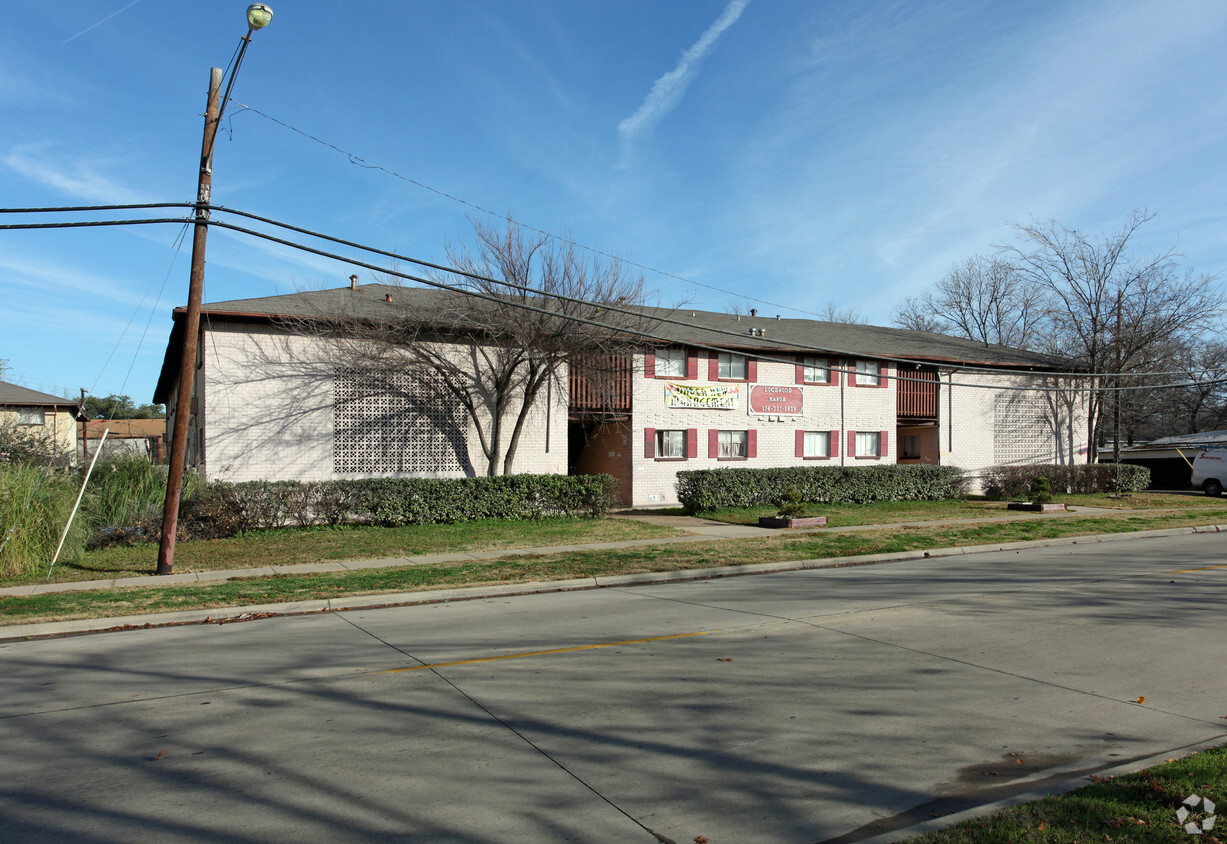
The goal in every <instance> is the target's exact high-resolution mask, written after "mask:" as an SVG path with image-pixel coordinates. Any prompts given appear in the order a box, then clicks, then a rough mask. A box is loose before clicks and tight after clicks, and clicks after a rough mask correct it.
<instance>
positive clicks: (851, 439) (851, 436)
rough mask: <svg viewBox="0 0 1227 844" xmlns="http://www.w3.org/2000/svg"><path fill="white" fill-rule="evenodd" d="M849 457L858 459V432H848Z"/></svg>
mask: <svg viewBox="0 0 1227 844" xmlns="http://www.w3.org/2000/svg"><path fill="white" fill-rule="evenodd" d="M848 456H849V457H856V431H849V432H848Z"/></svg>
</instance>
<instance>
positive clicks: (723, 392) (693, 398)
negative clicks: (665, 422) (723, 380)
mask: <svg viewBox="0 0 1227 844" xmlns="http://www.w3.org/2000/svg"><path fill="white" fill-rule="evenodd" d="M739 395H741V390H740V385H738V384H718V385H713V386H711V387H691V386H689V385H686V384H665V407H697V408H702V409H704V410H736V409H737V397H738V396H739Z"/></svg>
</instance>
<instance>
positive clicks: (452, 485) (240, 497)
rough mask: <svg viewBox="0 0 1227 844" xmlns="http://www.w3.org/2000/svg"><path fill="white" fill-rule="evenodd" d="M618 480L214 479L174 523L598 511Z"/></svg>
mask: <svg viewBox="0 0 1227 844" xmlns="http://www.w3.org/2000/svg"><path fill="white" fill-rule="evenodd" d="M617 484H618V482H617V480H616V479H615V478H613V477H611V476H609V475H576V476H567V475H505V476H500V477H493V478H447V479H438V478H366V479H362V480H338V481H315V482H308V483H301V482H299V481H246V482H242V483H225V482H215V483H211V484H209V485H208V486H207V487H205V488H204V489H202V490H201V491H200V492H199V493H198V494H197V495H195V496H193V498H192V499H191V500H190V501H187V502H185V504H184V512H183V514H182V516H181V517H180V523H181V524H182V525H183V526H184V529H185V531H186V534H187V536H188V537H190V538H194V539H215V538H219V537H223V536H233V535H235V534H237V533H241V532H243V531H245V530H259V529H265V528H276V527H286V526H301V527H306V526H309V525H320V524H325V525H336V524H341V523H342V522H370V523H374V524H379V525H385V526H392V525H417V524H450V523H454V522H467V521H473V520H476V519H541V518H546V517H550V516H567V517H582V518H603V517H604V516H605V515H606V514H608V512H609V510H610V508H611V507H613V505H614V504H615V503H616V502H617V492H618V489H617Z"/></svg>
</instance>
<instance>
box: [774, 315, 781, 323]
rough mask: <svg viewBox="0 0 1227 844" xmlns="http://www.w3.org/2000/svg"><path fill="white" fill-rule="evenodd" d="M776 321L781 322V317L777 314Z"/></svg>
mask: <svg viewBox="0 0 1227 844" xmlns="http://www.w3.org/2000/svg"><path fill="white" fill-rule="evenodd" d="M775 321H776V322H779V321H780V315H779V314H776V315H775Z"/></svg>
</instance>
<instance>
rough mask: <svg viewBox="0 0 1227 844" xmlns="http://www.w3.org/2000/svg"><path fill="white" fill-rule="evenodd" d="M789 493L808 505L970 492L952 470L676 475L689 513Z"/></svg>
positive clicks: (790, 469)
mask: <svg viewBox="0 0 1227 844" xmlns="http://www.w3.org/2000/svg"><path fill="white" fill-rule="evenodd" d="M790 489H795V490H796V491H797V492H798V493H800V496H801V500H802V501H805V502H813V503H822V504H827V503H829V504H867V503H869V502H871V501H940V500H942V499H945V498H957V497H958V496H960V495H962V494H963V493H964V492H966V489H967V483H966V480H965V477H964V475H963V472H962V470H960V469H956V468H954V467H952V466H919V465H906V466H898V465H893V464H892V465H886V466H786V467H780V468H775V469H740V468H730V469H699V470H695V471H690V472H678V473H677V496H678V501H680V502H681V504H682V507H683V508H684V509H685V510H686V512H687V513H698V512H701V511H704V510H716V509H720V508H722V507H755V506H758V505H763V504H773V503H774V502H776V501H777V500H779V499H780V498H782V497H783V496H785V495H787V493H788V491H789V490H790Z"/></svg>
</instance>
